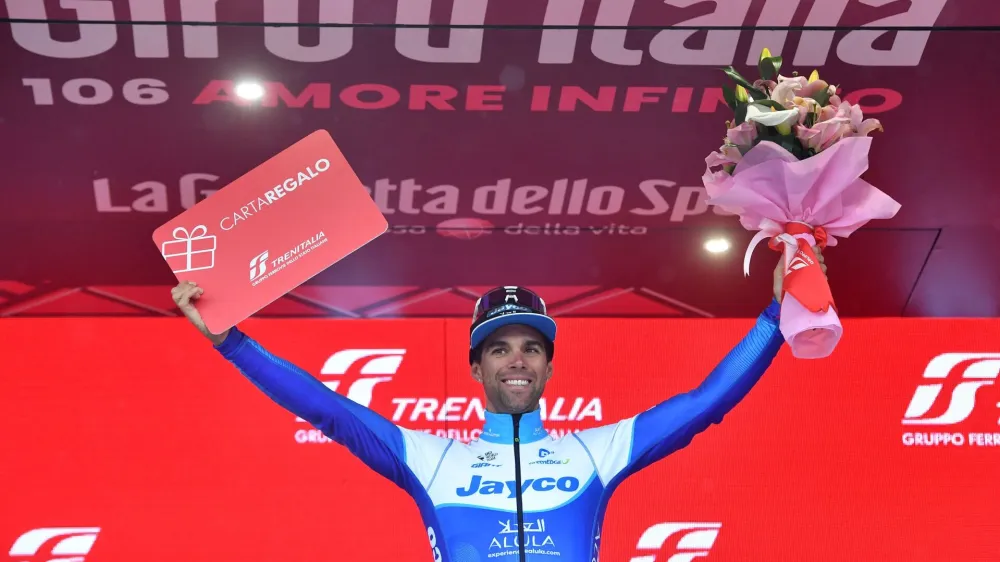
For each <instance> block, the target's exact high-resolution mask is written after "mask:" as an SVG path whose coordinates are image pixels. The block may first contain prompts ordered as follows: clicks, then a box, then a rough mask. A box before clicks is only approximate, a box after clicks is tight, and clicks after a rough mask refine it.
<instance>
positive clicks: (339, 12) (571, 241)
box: [0, 0, 1000, 317]
mask: <svg viewBox="0 0 1000 562" xmlns="http://www.w3.org/2000/svg"><path fill="white" fill-rule="evenodd" d="M43 5H44V9H43V7H42V6H43ZM182 5H183V6H184V7H185V8H191V9H189V10H187V11H184V12H182V11H181V6H182ZM132 6H137V7H138V9H136V11H133V9H132ZM213 6H214V7H213ZM296 6H298V7H296ZM428 6H429V7H430V11H429V12H428ZM352 7H353V8H352ZM0 10H3V13H2V14H0V16H3V17H5V18H8V19H7V20H5V22H4V23H2V25H0V53H2V54H3V61H4V62H3V66H2V70H0V77H2V80H0V100H3V101H2V104H0V132H2V134H0V149H2V152H3V154H5V155H6V158H5V159H4V162H3V173H4V176H3V177H4V180H5V181H4V182H3V184H2V185H3V187H2V189H3V201H4V204H3V205H2V207H0V209H2V210H0V216H2V220H0V237H2V239H3V240H4V241H5V244H4V253H3V254H4V259H3V260H2V261H0V315H2V316H32V315H59V314H62V315H67V314H111V315H147V314H152V315H162V314H168V315H169V314H173V307H172V303H171V302H170V298H169V287H170V286H171V285H172V284H173V283H174V282H175V281H174V277H173V274H172V273H171V272H170V270H169V269H168V268H167V267H166V264H165V263H164V261H163V259H162V258H161V257H160V255H159V253H158V251H157V248H156V246H155V245H154V244H153V242H152V239H151V236H152V232H153V230H154V229H155V228H157V227H158V226H160V225H161V224H163V223H165V222H167V221H168V220H169V219H171V218H172V217H174V216H176V215H177V214H179V213H180V212H182V211H183V210H185V209H186V208H188V207H190V206H191V205H193V204H194V203H196V202H197V201H200V200H201V199H203V198H205V197H206V196H209V195H210V194H211V192H212V191H213V190H217V189H220V188H222V187H224V186H225V185H226V184H227V183H229V182H230V181H232V180H234V179H236V178H237V177H239V176H240V175H242V174H243V173H245V172H247V171H248V170H250V169H252V168H254V167H255V166H256V165H258V164H259V163H261V162H263V161H264V160H266V159H268V158H269V157H271V156H273V155H274V154H275V153H277V152H279V151H281V150H283V149H284V148H285V147H287V146H288V145H290V144H292V143H294V142H295V141H297V140H299V139H301V138H302V137H304V136H306V135H307V134H309V133H311V132H312V131H314V130H317V129H326V130H327V131H329V132H330V133H331V135H332V136H333V138H334V139H335V140H336V142H337V144H338V145H339V146H340V148H341V149H342V150H343V152H344V154H345V155H346V156H347V158H348V159H349V161H350V162H351V165H352V166H353V167H354V169H355V171H356V173H357V175H358V176H359V178H360V179H361V180H362V181H363V182H364V183H365V185H366V186H368V187H369V188H371V189H372V196H373V198H374V199H375V201H376V202H377V203H378V204H379V205H380V206H381V208H382V210H383V212H384V213H385V215H386V218H387V219H388V220H389V223H390V231H389V232H388V233H386V234H385V235H383V236H382V237H380V238H378V239H377V240H375V241H374V242H372V243H371V244H369V245H368V246H365V247H364V248H362V249H361V250H359V251H358V252H356V253H354V254H352V255H351V256H349V257H348V258H346V259H345V260H343V261H342V262H339V263H337V264H335V265H333V266H332V267H331V268H330V269H328V270H327V271H325V272H323V273H322V274H320V275H318V276H316V277H315V278H313V279H312V280H310V281H309V282H308V283H307V284H305V285H304V286H302V287H300V288H299V289H298V290H296V291H294V292H293V293H291V294H290V295H288V296H287V297H285V298H283V299H281V300H280V301H278V302H276V303H275V304H274V305H272V306H271V307H269V308H267V309H265V310H264V311H262V312H261V314H262V315H293V316H294V315H303V316H334V317H392V316H423V315H448V316H452V315H457V316H467V315H470V314H471V306H472V303H473V301H474V298H475V295H476V294H477V293H478V291H480V290H482V289H483V288H486V287H490V286H496V285H501V284H526V285H530V286H533V287H536V288H538V289H539V290H540V292H541V293H542V294H543V296H545V297H547V298H548V300H549V301H550V303H552V304H553V308H554V309H555V312H556V313H557V314H561V315H567V316H568V315H578V316H601V315H622V316H633V315H635V316H714V317H727V316H735V317H749V316H755V315H756V314H757V313H758V312H759V311H760V309H761V308H762V307H763V306H764V305H765V304H766V302H767V299H768V298H769V292H770V282H771V270H772V268H773V267H774V264H775V263H776V260H777V258H778V254H777V253H775V252H773V251H771V250H769V249H768V248H767V247H766V245H761V246H760V247H758V249H757V251H756V252H755V254H754V258H753V265H752V269H751V275H750V277H749V278H744V276H743V272H742V260H743V252H744V249H745V248H746V246H747V243H748V242H749V240H750V238H751V237H752V236H753V233H752V232H750V231H747V230H745V229H743V228H742V227H741V226H740V224H739V222H738V221H737V219H736V218H735V217H732V216H724V215H720V214H717V213H715V212H713V208H712V207H710V206H708V205H706V203H705V193H704V188H703V186H702V181H701V177H702V174H703V173H704V171H705V157H706V156H707V155H708V154H709V153H711V152H712V151H714V150H716V149H717V148H718V147H719V145H720V144H721V141H722V137H723V136H724V134H725V121H726V120H727V119H730V118H731V115H732V113H731V111H730V110H729V109H728V108H727V107H726V106H725V105H724V104H722V103H719V101H718V99H719V95H720V92H721V90H719V88H720V87H721V85H722V84H724V83H726V80H725V76H724V75H723V73H722V72H721V71H720V70H719V69H720V68H721V67H723V66H727V65H730V64H733V65H735V66H736V67H737V69H739V70H740V71H741V72H744V73H746V74H748V75H751V76H752V75H754V74H753V71H754V68H753V67H752V66H750V65H748V63H753V62H754V61H755V60H756V57H757V55H758V54H759V52H760V49H761V48H762V47H764V46H767V47H769V48H770V49H771V51H772V52H774V53H775V54H781V55H783V56H784V57H785V70H786V71H787V72H791V71H792V70H796V71H798V72H800V73H803V74H808V73H810V72H811V71H812V70H813V69H818V70H819V72H820V73H821V76H822V77H823V78H825V79H827V80H829V81H830V82H831V83H834V84H839V85H840V87H841V88H842V90H843V93H844V96H845V99H851V100H852V101H855V102H857V103H860V104H861V105H862V107H864V108H865V110H866V117H875V118H878V119H879V120H880V121H881V122H882V124H883V125H884V127H885V131H884V132H881V133H876V134H875V135H874V143H873V147H872V152H871V157H870V169H869V170H868V172H867V173H866V174H865V176H864V177H865V179H866V180H867V181H869V182H870V183H872V184H873V185H875V186H877V187H878V188H879V189H881V190H882V191H884V192H885V193H887V194H889V195H890V196H891V197H893V198H894V199H895V200H896V201H898V202H899V203H900V204H901V205H902V207H901V209H900V211H899V213H898V214H897V215H896V217H894V218H892V219H891V220H883V221H873V222H871V223H869V224H868V225H866V226H865V227H864V228H862V229H861V230H860V231H858V232H856V233H855V234H854V235H852V236H851V237H849V238H847V239H841V240H839V244H838V245H837V246H836V247H833V248H829V249H828V250H827V252H826V258H827V260H826V261H827V264H828V265H829V267H830V270H829V275H830V283H831V287H832V289H833V293H834V296H835V298H836V301H837V304H838V306H839V308H840V312H841V315H842V316H845V317H847V316H928V317H943V316H980V317H981V316H997V315H1000V265H998V263H1000V250H998V245H997V242H996V241H997V240H998V239H1000V185H998V183H997V180H996V179H995V170H994V168H993V164H994V159H997V158H998V153H997V148H996V147H997V142H996V137H997V129H996V124H995V119H994V117H993V115H994V114H995V113H996V110H995V106H996V104H995V101H994V98H995V96H996V92H998V91H1000V75H998V74H997V72H996V69H997V68H1000V4H998V3H995V2H986V1H980V2H973V1H969V0H962V1H959V0H930V1H926V2H905V1H890V2H885V1H880V0H862V1H848V0H836V1H834V0H823V1H822V2H808V1H803V2H797V1H793V0H769V1H767V2H763V1H759V0H754V1H750V0H743V1H739V0H734V1H732V2H698V1H692V0H666V1H653V0H635V1H634V2H632V1H630V0H604V1H598V0H550V1H548V2H538V1H526V0H517V1H515V0H508V1H505V2H502V3H501V2H497V1H496V0H494V1H492V2H487V0H463V1H462V2H459V1H458V0H454V1H451V0H448V1H439V0H433V1H432V0H424V1H414V2H407V3H400V4H399V7H398V8H397V2H390V1H388V0H369V1H366V2H351V1H348V0H337V1H318V0H317V1H301V2H290V1H286V0H281V1H277V0H275V1H271V0H266V1H265V0H256V1H252V2H251V1H243V0H240V1H235V0H233V1H227V0H221V1H218V2H202V3H194V2H180V1H178V0H161V1H159V2H158V1H155V0H154V1H148V2H131V3H130V2H128V1H127V0H101V1H93V2H87V3H80V4H79V5H78V7H76V8H73V9H65V8H62V7H61V6H60V3H59V2H58V1H56V0H45V2H18V1H8V2H6V3H5V4H4V5H0ZM10 18H13V19H10ZM34 19H42V20H44V19H49V20H59V21H58V22H55V23H52V22H49V23H44V22H28V21H26V20H34ZM81 19H83V20H88V21H90V22H91V23H86V24H81V23H80V22H79V20H81ZM181 19H183V20H184V21H187V22H201V23H205V22H212V21H214V22H216V23H217V24H218V25H188V26H183V27H182V26H178V25H173V24H170V25H167V24H163V25H154V24H156V23H157V22H176V21H178V20H181ZM94 21H103V22H106V23H93V22H94ZM135 21H141V22H146V23H147V24H148V25H143V26H136V25H133V22H135ZM262 21H263V22H267V23H270V24H279V23H284V24H290V23H296V22H298V23H301V24H315V22H317V21H324V22H340V23H355V24H359V25H356V26H354V27H350V26H340V27H324V28H320V27H317V26H315V25H305V26H293V25H284V26H275V25H272V26H270V27H264V26H261V25H251V24H259V23H260V22H262ZM233 22H238V24H234V23H233ZM449 22H450V23H458V24H469V26H467V27H463V28H460V29H449V28H447V27H441V26H439V27H434V28H431V29H428V28H426V27H419V26H417V27H409V26H403V27H400V26H399V25H397V24H425V23H430V24H447V23H449ZM484 22H485V23H486V24H487V26H490V27H488V28H487V29H483V28H481V27H476V25H477V24H482V23H484ZM595 23H596V24H598V25H612V26H623V25H628V26H630V27H631V28H630V29H624V28H619V29H600V30H595V29H593V27H592V26H593V25H594V24H595ZM541 24H546V25H562V26H567V27H562V28H556V29H544V30H543V29H540V28H539V27H538V26H540V25H541ZM576 25H582V26H584V27H583V28H574V27H573V26H576ZM678 25H680V26H741V25H742V26H747V28H746V29H743V30H718V29H714V30H711V31H706V30H701V31H698V30H682V29H681V30H679V29H673V30H664V29H663V27H666V26H678ZM802 25H809V26H827V27H829V26H838V27H839V29H825V28H824V30H819V31H817V30H810V31H801V30H797V29H792V30H775V29H773V28H768V29H764V30H762V29H759V27H761V26H802ZM493 26H496V27H493ZM505 26H506V27H505ZM511 26H513V27H511ZM588 26H589V27H588ZM858 26H868V27H871V26H876V27H877V26H883V27H884V26H914V27H916V28H917V30H909V31H898V30H896V31H871V30H865V31H859V30H858V29H857V28H858ZM931 26H933V27H934V30H933V31H930V30H928V29H927V28H929V27H931ZM973 26H975V27H973ZM990 26H996V29H993V28H990ZM754 27H757V28H758V29H754ZM242 80H259V81H261V82H262V83H263V84H264V87H265V95H264V97H263V98H262V99H261V100H258V101H254V102H247V101H244V100H241V99H239V98H238V97H236V96H234V95H233V91H232V89H233V87H234V85H235V84H236V83H238V82H240V81H242ZM643 88H645V89H644V90H643ZM491 186H492V187H491ZM530 186H535V187H530ZM713 237H725V238H727V239H728V240H729V241H730V242H731V248H730V250H729V251H728V252H726V253H722V254H710V253H707V252H706V251H705V250H704V248H703V245H704V242H705V241H706V240H707V239H709V238H713Z"/></svg>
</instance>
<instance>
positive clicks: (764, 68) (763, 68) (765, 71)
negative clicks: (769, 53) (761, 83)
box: [757, 59, 776, 80]
mask: <svg viewBox="0 0 1000 562" xmlns="http://www.w3.org/2000/svg"><path fill="white" fill-rule="evenodd" d="M757 71H758V72H760V77H761V78H762V79H764V80H774V77H775V75H776V74H775V71H774V64H773V63H772V62H771V59H760V62H758V63H757Z"/></svg>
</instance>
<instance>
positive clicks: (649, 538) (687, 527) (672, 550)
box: [629, 522, 722, 562]
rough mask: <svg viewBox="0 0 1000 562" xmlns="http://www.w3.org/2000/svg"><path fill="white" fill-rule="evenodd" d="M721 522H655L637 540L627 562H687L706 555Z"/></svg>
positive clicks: (714, 539) (717, 534)
mask: <svg viewBox="0 0 1000 562" xmlns="http://www.w3.org/2000/svg"><path fill="white" fill-rule="evenodd" d="M720 529H722V523H672V522H671V523H657V524H656V525H653V526H651V527H649V528H648V529H646V530H645V531H644V532H643V533H642V535H641V536H640V537H639V542H638V543H637V544H636V550H638V551H639V552H640V553H643V554H639V555H636V556H633V557H632V558H631V559H630V560H629V562H691V561H692V560H695V559H699V558H704V557H706V556H708V555H709V553H710V551H711V550H712V547H713V546H714V545H715V541H716V539H717V538H718V536H719V531H720Z"/></svg>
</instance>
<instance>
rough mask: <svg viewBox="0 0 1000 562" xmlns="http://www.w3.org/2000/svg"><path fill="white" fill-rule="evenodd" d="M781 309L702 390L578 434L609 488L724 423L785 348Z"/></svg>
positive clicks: (764, 319) (773, 310)
mask: <svg viewBox="0 0 1000 562" xmlns="http://www.w3.org/2000/svg"><path fill="white" fill-rule="evenodd" d="M779 311H780V305H779V304H778V302H777V301H776V300H772V302H771V304H770V305H769V306H768V307H767V308H766V309H765V310H764V312H762V313H761V314H760V316H758V317H757V321H756V323H755V325H754V326H753V328H751V330H750V332H749V333H748V334H747V335H746V336H744V337H743V339H742V340H741V341H740V342H739V343H738V344H737V345H736V346H735V347H734V348H733V349H732V350H730V352H729V353H728V354H727V355H726V356H725V357H724V358H723V359H722V361H721V362H720V363H719V364H718V365H717V366H716V367H715V369H713V370H712V372H711V373H710V374H709V375H708V376H707V377H706V378H705V380H704V381H702V383H701V384H700V385H698V387H697V388H695V389H693V390H691V391H689V392H686V393H683V394H678V395H676V396H674V397H672V398H669V399H667V400H665V401H663V402H661V403H659V404H657V405H656V406H653V407H652V408H650V409H648V410H646V411H645V412H642V413H640V414H638V415H636V416H633V417H631V418H628V419H625V420H622V421H620V422H618V423H614V424H610V425H606V426H602V427H598V428H594V429H590V430H586V431H582V432H580V433H578V434H576V435H577V438H578V439H580V441H581V442H582V443H583V445H584V447H586V448H587V450H588V452H590V454H591V457H592V458H593V461H594V464H595V465H596V468H597V471H598V474H599V475H600V477H601V481H602V482H603V483H604V484H605V485H606V486H607V485H609V483H611V482H612V481H613V480H621V479H623V478H625V477H626V476H628V475H630V474H633V473H635V472H638V471H639V470H641V469H642V468H645V467H646V466H649V465H650V464H652V463H654V462H656V461H657V460H660V459H662V458H663V457H665V456H667V455H669V454H670V453H672V452H674V451H677V450H679V449H683V448H684V447H686V446H687V445H688V444H689V443H690V442H691V440H692V439H694V436H695V435H697V434H698V433H701V432H702V431H704V430H706V429H707V428H708V427H709V426H711V425H712V424H718V423H721V422H722V419H723V417H725V415H726V414H727V413H729V411H730V410H732V409H733V408H734V407H735V406H736V404H738V403H739V402H740V400H742V399H743V398H744V397H745V396H746V395H747V394H748V393H749V392H750V390H751V389H752V388H753V387H754V385H755V384H756V383H757V381H759V380H760V378H761V376H763V374H764V372H765V371H766V370H767V368H768V367H769V366H770V365H771V362H772V361H773V359H774V357H775V356H776V355H777V353H778V351H779V350H780V349H781V345H782V344H783V343H784V337H783V336H782V335H781V331H780V330H779V329H778V313H779Z"/></svg>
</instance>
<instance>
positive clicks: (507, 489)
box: [455, 475, 580, 498]
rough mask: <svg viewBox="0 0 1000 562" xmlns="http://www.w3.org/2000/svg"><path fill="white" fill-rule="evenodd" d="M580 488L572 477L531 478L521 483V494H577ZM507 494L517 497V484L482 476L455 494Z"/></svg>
mask: <svg viewBox="0 0 1000 562" xmlns="http://www.w3.org/2000/svg"><path fill="white" fill-rule="evenodd" d="M579 488H580V481H579V480H577V479H576V478H574V477H572V476H563V477H562V478H559V479H558V480H557V479H555V478H548V477H545V478H529V479H527V480H525V481H524V482H522V483H521V493H522V494H526V493H528V491H529V490H535V491H536V492H548V491H550V490H562V491H563V492H575V491H576V490H578V489H579ZM503 493H506V494H507V497H508V498H513V497H515V496H516V495H517V482H515V481H513V480H507V481H506V482H499V481H497V480H483V477H482V476H479V475H476V476H473V477H472V480H471V481H470V482H469V484H468V485H467V486H465V487H464V488H455V494H457V495H458V496H459V497H463V498H464V497H468V496H471V495H474V494H480V495H483V496H489V495H493V494H503Z"/></svg>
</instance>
